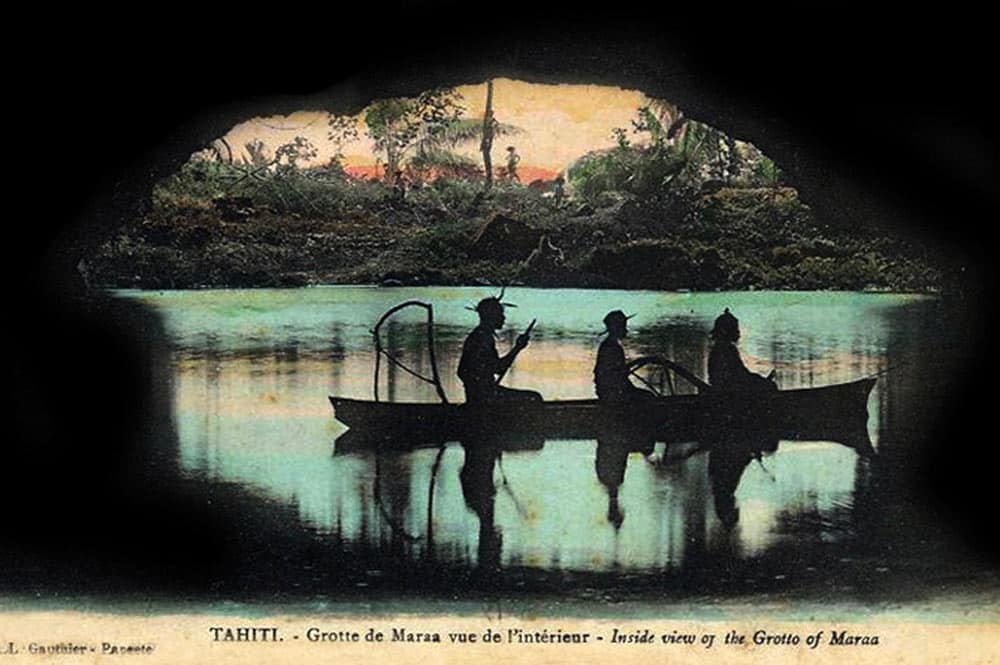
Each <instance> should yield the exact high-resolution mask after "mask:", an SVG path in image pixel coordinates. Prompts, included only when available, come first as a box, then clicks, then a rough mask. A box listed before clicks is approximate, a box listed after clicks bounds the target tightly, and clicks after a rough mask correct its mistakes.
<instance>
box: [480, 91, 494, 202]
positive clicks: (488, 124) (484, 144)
mask: <svg viewBox="0 0 1000 665" xmlns="http://www.w3.org/2000/svg"><path fill="white" fill-rule="evenodd" d="M494 125H495V121H494V120H493V79H490V80H489V81H487V82H486V112H485V113H483V140H482V141H481V142H480V144H479V150H480V151H481V152H482V153H483V168H484V169H485V170H486V187H485V189H486V191H489V190H490V189H491V188H492V187H493V159H492V158H491V156H490V152H491V151H492V150H493V128H494Z"/></svg>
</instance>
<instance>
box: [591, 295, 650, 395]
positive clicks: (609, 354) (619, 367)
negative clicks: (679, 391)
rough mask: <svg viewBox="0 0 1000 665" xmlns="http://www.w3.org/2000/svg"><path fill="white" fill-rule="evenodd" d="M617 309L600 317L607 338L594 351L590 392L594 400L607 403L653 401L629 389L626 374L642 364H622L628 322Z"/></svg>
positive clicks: (633, 389) (648, 392)
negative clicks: (595, 355) (591, 391)
mask: <svg viewBox="0 0 1000 665" xmlns="http://www.w3.org/2000/svg"><path fill="white" fill-rule="evenodd" d="M629 318H631V317H628V316H625V313H624V312H622V311H621V310H620V309H616V310H614V311H613V312H608V314H607V316H605V317H604V326H605V328H606V333H607V335H608V336H607V338H606V339H605V340H604V341H603V342H601V346H600V347H599V348H598V349H597V363H596V364H595V365H594V388H595V390H596V392H597V399H599V400H602V401H609V402H623V401H629V400H653V399H656V395H655V394H654V393H652V392H650V391H649V390H643V389H642V388H637V387H635V386H634V385H632V382H631V381H629V378H628V377H629V374H631V373H632V370H633V369H636V368H637V367H639V366H641V365H642V364H644V361H643V360H642V359H640V360H635V361H632V362H626V361H625V350H624V349H623V348H622V344H621V340H622V339H624V338H625V336H626V335H628V320H629Z"/></svg>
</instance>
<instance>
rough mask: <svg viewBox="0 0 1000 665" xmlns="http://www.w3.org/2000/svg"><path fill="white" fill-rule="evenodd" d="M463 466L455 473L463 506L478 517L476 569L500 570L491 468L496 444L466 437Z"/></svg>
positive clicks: (497, 457) (496, 454)
mask: <svg viewBox="0 0 1000 665" xmlns="http://www.w3.org/2000/svg"><path fill="white" fill-rule="evenodd" d="M462 448H463V449H464V450H465V465H464V466H462V470H461V471H460V472H459V479H460V480H461V483H462V496H463V497H464V498H465V505H466V506H468V508H469V509H470V510H472V512H474V513H475V514H476V516H477V517H478V518H479V549H478V562H479V567H480V570H482V571H485V572H496V571H499V570H500V549H501V545H502V538H501V535H500V531H499V530H498V529H497V528H496V525H495V524H494V508H495V505H496V496H497V489H496V485H495V484H494V483H493V468H494V466H496V463H497V460H498V459H499V458H500V446H499V445H498V444H497V443H495V442H493V441H488V440H485V439H484V440H466V441H463V442H462Z"/></svg>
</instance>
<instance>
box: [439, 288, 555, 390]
mask: <svg viewBox="0 0 1000 665" xmlns="http://www.w3.org/2000/svg"><path fill="white" fill-rule="evenodd" d="M501 297H502V294H501ZM503 308H504V303H502V302H500V298H483V299H482V300H480V301H479V304H478V305H476V308H475V311H476V313H477V314H479V325H478V326H477V327H476V328H475V329H474V330H473V331H472V332H471V333H469V336H468V337H466V338H465V344H463V345H462V358H461V360H459V363H458V378H460V379H461V380H462V384H463V385H464V387H465V400H466V402H468V403H469V404H475V403H484V402H495V401H517V400H523V401H539V402H540V401H541V400H542V396H541V395H540V394H539V393H537V392H535V391H533V390H515V389H513V388H505V387H504V386H500V385H497V381H498V378H497V377H498V376H502V375H503V374H504V373H505V372H506V371H507V368H508V367H510V365H511V363H513V362H514V359H515V358H517V354H518V353H520V352H521V351H522V350H523V349H524V348H525V347H526V346H528V342H529V340H530V339H531V338H530V336H529V335H528V333H527V332H525V333H522V334H520V335H518V336H517V341H516V342H514V348H512V349H511V350H510V351H509V352H508V353H507V355H505V356H502V357H501V356H500V355H499V354H498V353H497V345H496V339H495V337H494V331H496V330H500V329H501V328H502V327H503V324H504V323H505V322H506V320H507V317H506V316H505V315H504V311H503Z"/></svg>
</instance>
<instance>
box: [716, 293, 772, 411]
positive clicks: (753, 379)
mask: <svg viewBox="0 0 1000 665" xmlns="http://www.w3.org/2000/svg"><path fill="white" fill-rule="evenodd" d="M709 334H710V335H711V337H712V350H711V351H709V354H708V382H709V383H710V384H711V385H712V388H714V389H716V390H724V391H747V390H762V391H772V390H776V389H777V386H776V385H775V384H774V381H773V378H772V377H770V376H769V377H763V376H761V375H760V374H754V373H753V372H751V371H750V370H748V369H747V368H746V365H744V364H743V359H742V358H740V351H739V349H737V348H736V343H737V342H739V341H740V322H739V319H737V318H736V317H735V316H733V315H732V313H731V312H730V311H729V308H728V307H727V308H726V309H725V311H723V312H722V314H721V315H719V317H718V318H716V319H715V325H714V327H713V328H712V332H711V333H709ZM772 374H773V373H772Z"/></svg>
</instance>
